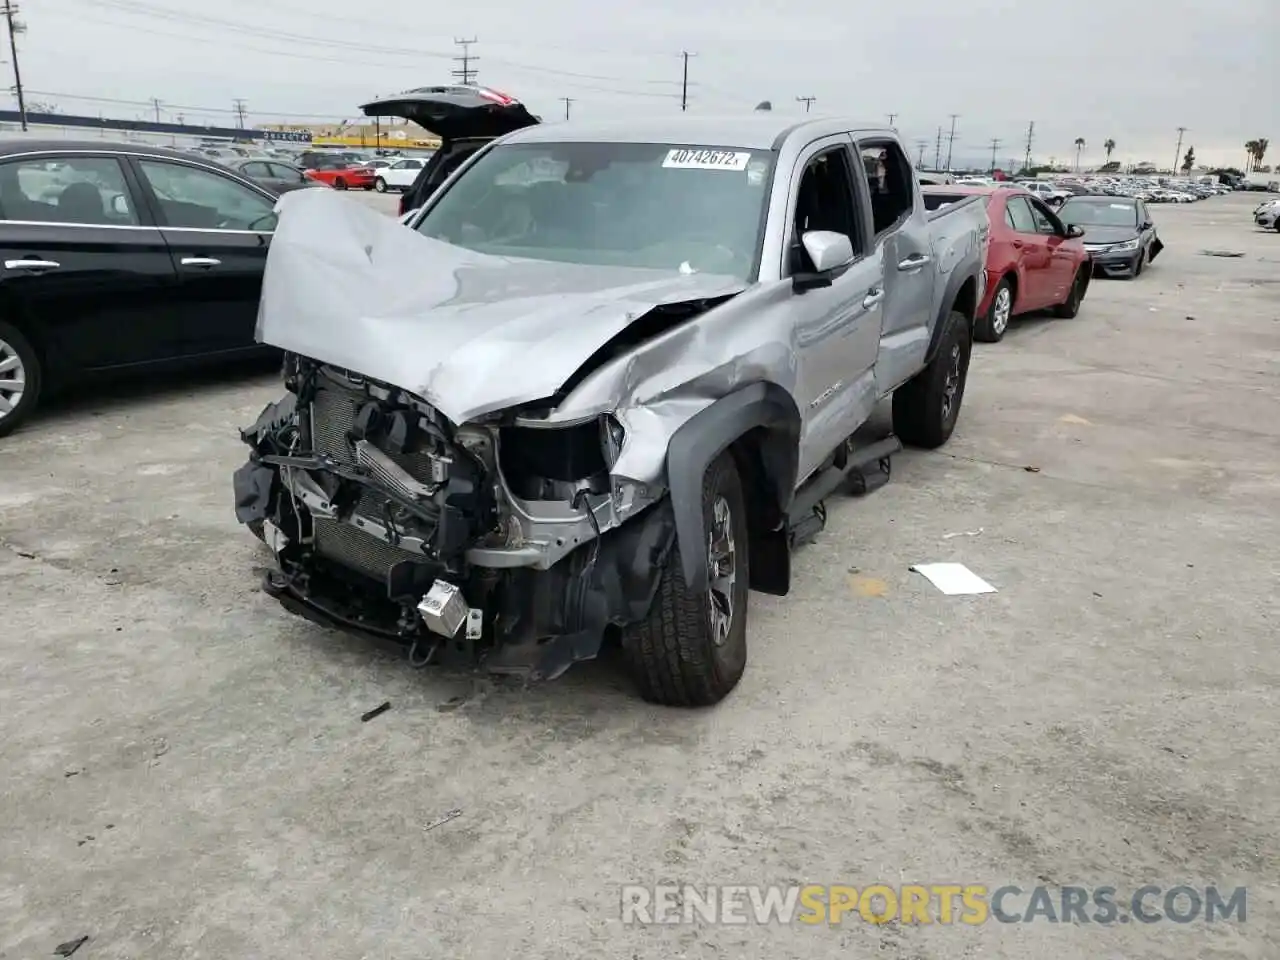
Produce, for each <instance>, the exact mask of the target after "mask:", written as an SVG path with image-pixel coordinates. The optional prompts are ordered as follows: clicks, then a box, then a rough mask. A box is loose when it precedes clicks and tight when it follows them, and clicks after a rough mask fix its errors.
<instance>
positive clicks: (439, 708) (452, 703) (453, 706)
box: [436, 697, 467, 713]
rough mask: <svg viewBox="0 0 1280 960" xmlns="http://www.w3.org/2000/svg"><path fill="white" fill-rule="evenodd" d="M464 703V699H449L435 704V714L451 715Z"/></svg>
mask: <svg viewBox="0 0 1280 960" xmlns="http://www.w3.org/2000/svg"><path fill="white" fill-rule="evenodd" d="M466 702H467V698H466V697H450V698H449V699H448V700H446V701H445V702H444V703H437V704H436V713H452V712H453V711H454V710H457V709H458V708H459V707H460V706H462V705H463V704H464V703H466Z"/></svg>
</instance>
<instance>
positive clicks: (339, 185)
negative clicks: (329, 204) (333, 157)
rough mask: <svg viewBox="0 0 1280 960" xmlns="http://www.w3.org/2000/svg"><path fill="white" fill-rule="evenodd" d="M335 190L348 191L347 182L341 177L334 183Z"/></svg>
mask: <svg viewBox="0 0 1280 960" xmlns="http://www.w3.org/2000/svg"><path fill="white" fill-rule="evenodd" d="M333 189H335V190H345V189H347V181H345V180H343V179H342V178H341V177H338V179H336V180H334V181H333Z"/></svg>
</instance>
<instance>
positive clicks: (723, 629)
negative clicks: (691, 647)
mask: <svg viewBox="0 0 1280 960" xmlns="http://www.w3.org/2000/svg"><path fill="white" fill-rule="evenodd" d="M737 560H738V557H737V546H736V544H735V543H734V539H733V511H732V510H731V509H730V508H729V501H728V500H726V499H725V498H724V497H722V496H720V497H716V499H715V503H713V504H712V506H711V530H710V532H709V533H708V534H707V569H708V571H709V572H710V574H711V588H710V596H709V597H708V601H709V602H708V604H707V613H708V617H709V619H710V626H711V639H712V642H714V643H715V645H716V646H717V647H722V646H724V644H725V642H726V641H727V640H728V639H729V632H730V631H731V630H732V629H733V616H734V609H733V593H734V587H735V586H737V582H738V564H737Z"/></svg>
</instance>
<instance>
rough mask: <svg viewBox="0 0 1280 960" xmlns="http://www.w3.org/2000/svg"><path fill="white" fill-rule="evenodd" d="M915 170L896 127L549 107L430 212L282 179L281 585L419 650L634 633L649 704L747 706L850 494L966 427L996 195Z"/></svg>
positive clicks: (490, 651)
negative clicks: (756, 625)
mask: <svg viewBox="0 0 1280 960" xmlns="http://www.w3.org/2000/svg"><path fill="white" fill-rule="evenodd" d="M916 180H917V178H916V176H915V174H914V172H913V170H912V168H911V165H910V162H909V161H908V159H907V157H906V154H905V152H904V151H903V149H902V146H901V144H900V143H899V142H898V140H897V138H896V136H895V134H894V133H893V132H892V131H890V130H886V129H882V128H876V129H871V128H864V127H861V126H858V125H856V124H853V123H849V122H847V121H841V120H834V119H814V120H809V119H806V120H804V121H802V122H796V121H795V120H794V119H788V118H784V117H782V116H776V115H773V114H770V113H767V112H763V111H760V112H757V113H755V114H753V115H749V116H744V117H741V118H737V119H731V120H726V121H721V122H715V121H711V120H707V119H702V118H697V119H693V118H687V117H677V118H672V119H669V120H661V121H652V122H630V123H628V124H626V125H625V126H621V125H608V126H594V125H589V124H585V123H574V124H562V125H561V124H558V125H554V126H552V125H547V126H534V127H529V128H527V129H524V130H520V131H518V132H515V133H512V134H509V135H507V136H504V137H502V138H500V139H498V140H496V141H495V142H494V143H492V144H490V145H488V146H486V147H484V148H482V149H481V150H480V151H478V152H477V153H476V154H475V155H474V156H472V157H471V158H470V159H468V160H467V161H466V163H465V164H464V165H463V166H462V167H461V168H460V169H459V170H458V171H457V172H455V173H454V174H453V175H452V176H451V177H450V178H449V179H448V180H447V181H446V182H445V183H444V184H443V185H442V186H441V188H440V189H439V190H438V191H437V192H436V193H435V194H434V195H433V196H432V197H431V199H430V200H429V201H428V202H427V204H426V205H425V206H424V207H423V208H422V209H421V210H420V211H418V212H417V213H416V214H415V215H414V216H413V217H411V218H410V219H409V221H408V224H407V225H408V229H406V227H405V226H402V225H401V224H400V223H398V222H397V221H396V220H394V219H392V218H389V217H384V216H382V215H380V214H378V213H375V212H373V211H371V210H368V209H366V208H364V207H362V206H360V205H359V204H357V203H355V202H353V201H351V200H349V199H347V198H344V197H342V196H340V195H336V194H332V193H329V192H325V191H299V192H297V193H294V194H290V195H288V196H286V197H284V198H282V199H281V201H280V211H281V218H280V226H279V228H278V230H277V231H276V234H275V239H274V242H273V243H272V246H271V252H270V256H269V260H268V265H267V269H266V277H265V282H264V289H263V296H262V302H261V308H260V313H259V320H258V336H259V339H260V340H262V341H263V342H265V343H268V344H272V345H274V346H277V347H280V348H282V349H283V350H285V351H286V365H285V386H286V388H287V391H288V392H287V394H286V395H285V397H284V398H283V399H282V400H281V401H280V402H279V403H275V404H272V405H270V406H269V407H268V408H267V409H266V410H264V411H263V413H262V415H261V416H260V418H259V419H258V421H257V422H256V423H255V424H253V425H252V426H251V427H249V428H248V429H246V430H245V431H243V434H242V436H243V439H244V440H245V442H246V443H248V444H249V445H250V447H251V448H252V452H251V454H250V458H249V461H248V462H247V463H246V464H245V465H244V466H243V467H242V468H241V469H240V470H239V471H237V473H236V477H235V498H236V513H237V517H238V518H239V519H240V521H241V522H243V523H245V524H247V525H249V526H250V527H251V528H252V529H253V530H254V531H255V532H256V533H257V534H258V535H259V536H260V537H261V538H262V539H264V540H265V541H266V542H267V543H268V544H269V545H270V547H271V548H272V550H273V551H274V552H275V555H276V560H277V569H275V570H273V571H272V572H271V573H270V574H269V575H268V577H267V580H266V583H265V588H266V589H267V591H268V592H269V593H270V594H272V595H273V596H275V597H277V598H278V599H279V600H280V602H281V603H282V604H284V605H285V607H286V608H288V609H289V610H291V611H293V612H295V613H298V614H301V615H303V616H306V617H308V618H310V619H312V620H315V621H317V622H320V623H323V624H327V625H330V626H336V627H339V628H342V629H347V630H352V631H359V632H362V633H364V634H371V635H375V636H380V637H384V638H387V639H390V640H394V641H397V642H399V643H402V644H404V645H405V646H406V647H407V648H408V649H409V653H410V660H411V662H412V663H414V664H415V665H423V664H426V663H441V664H449V663H454V664H456V663H465V664H468V665H471V664H483V665H484V666H485V667H487V668H488V669H491V670H495V671H499V672H519V673H523V674H524V675H526V676H534V677H554V676H556V675H558V674H559V673H561V672H563V671H564V670H565V669H566V668H567V667H568V666H569V665H570V664H571V663H573V662H574V661H577V660H582V659H588V658H591V657H594V656H596V655H597V654H598V653H599V651H600V649H601V645H602V642H605V641H616V642H618V643H620V645H621V649H622V656H623V658H624V662H626V663H627V664H628V666H629V669H630V672H631V674H632V675H633V677H634V679H635V682H636V684H637V686H638V687H639V690H640V693H641V694H642V695H643V696H644V697H646V698H648V699H650V700H652V701H655V702H659V703H664V704H672V705H695V704H711V703H715V702H717V701H719V700H720V699H721V698H723V697H724V696H725V695H726V694H727V693H728V692H729V691H730V690H732V689H733V687H734V686H735V684H736V683H737V682H738V680H739V678H740V677H741V676H742V673H743V670H744V668H745V665H746V657H747V646H746V630H747V596H748V590H749V589H754V590H758V591H762V592H765V593H771V594H775V595H785V594H786V593H787V592H788V589H789V586H790V578H791V564H790V558H791V551H792V549H793V548H794V546H795V545H796V544H797V543H798V542H800V541H802V540H803V539H805V538H807V536H810V535H812V533H813V532H814V531H815V530H816V529H818V528H820V526H821V524H822V522H823V518H824V517H825V511H824V510H823V507H822V504H823V501H824V500H825V499H827V498H829V497H831V496H833V495H835V494H836V493H837V492H841V491H845V490H850V489H853V490H856V489H858V488H859V487H862V488H865V487H866V485H867V484H868V483H869V482H870V480H871V479H874V478H875V477H879V476H881V475H884V474H887V471H888V467H889V457H890V455H891V454H892V453H893V452H895V451H896V450H897V449H899V447H900V443H899V440H900V441H901V442H905V443H908V444H913V445H917V446H921V447H926V448H929V447H937V446H939V445H941V444H943V443H945V442H946V441H947V439H948V437H950V435H951V432H952V430H953V429H954V427H955V424H956V418H957V416H958V415H959V412H960V404H961V399H962V397H963V395H964V387H965V380H966V376H967V373H968V369H969V357H970V350H971V343H972V326H973V318H974V312H975V309H976V307H977V304H978V303H979V302H980V300H981V299H982V295H983V292H984V291H983V284H984V276H983V262H984V258H985V247H986V243H987V231H988V224H987V218H986V211H985V208H984V206H983V205H982V203H981V200H980V199H979V198H975V199H974V200H973V201H971V202H970V201H962V202H960V203H957V204H953V205H949V206H947V207H946V208H944V209H943V210H940V211H937V212H934V213H932V214H931V213H927V212H926V210H925V206H924V203H923V202H922V199H921V196H920V190H919V188H918V186H917V183H916ZM890 395H892V407H893V429H894V434H895V435H888V436H878V437H874V438H873V439H871V440H864V439H862V434H859V428H861V427H863V426H864V424H865V423H866V422H867V421H868V419H869V418H870V416H871V413H872V409H873V407H875V405H876V404H877V402H879V401H880V400H882V399H885V398H887V397H889V396H890Z"/></svg>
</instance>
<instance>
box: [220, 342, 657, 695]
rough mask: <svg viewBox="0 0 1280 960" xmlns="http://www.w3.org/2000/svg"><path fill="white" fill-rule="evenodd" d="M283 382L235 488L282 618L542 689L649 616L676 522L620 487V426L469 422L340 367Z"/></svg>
mask: <svg viewBox="0 0 1280 960" xmlns="http://www.w3.org/2000/svg"><path fill="white" fill-rule="evenodd" d="M286 370H287V373H286V387H287V389H288V393H287V394H286V396H285V398H284V399H283V400H281V401H280V402H278V403H274V404H271V405H269V406H268V407H267V408H266V409H265V410H264V411H263V413H262V415H261V416H260V417H259V419H258V420H257V422H256V423H255V424H254V425H253V426H252V427H250V428H249V429H247V430H245V431H243V433H242V437H243V439H244V441H245V442H246V443H247V444H248V445H249V446H250V447H251V448H252V453H251V454H250V458H249V461H248V462H247V463H246V464H245V465H244V466H243V467H241V468H240V470H238V471H237V472H236V475H235V481H234V482H235V498H236V516H237V519H239V520H240V521H241V522H242V523H244V524H246V525H248V526H249V527H250V528H251V529H253V530H254V532H255V533H256V534H257V535H258V536H260V537H261V538H262V539H263V540H264V541H265V542H266V543H267V544H268V545H269V546H270V547H271V549H272V551H273V552H274V553H275V556H276V559H277V562H278V569H276V570H273V571H272V572H271V573H269V574H268V576H267V578H266V582H265V589H266V590H267V592H268V593H270V594H271V595H272V596H274V597H276V598H277V599H278V600H279V601H280V602H281V603H282V604H283V605H284V606H285V607H286V608H287V609H289V610H290V611H292V612H294V613H297V614H300V615H302V616H305V617H307V618H308V619H311V620H313V621H316V622H318V623H321V624H324V625H326V626H332V627H338V628H342V629H345V630H353V631H358V632H361V633H365V634H370V635H374V636H378V637H381V638H384V639H388V640H393V641H395V642H397V643H400V644H403V645H405V646H406V647H407V648H408V649H409V652H410V656H411V659H412V662H413V663H414V664H415V665H425V664H428V663H440V664H443V665H453V666H458V667H473V666H477V665H481V664H483V665H484V666H485V667H486V668H488V669H490V670H493V671H497V672H509V673H520V674H525V675H528V676H530V677H533V678H551V677H555V676H557V675H558V674H560V673H561V672H563V671H564V670H565V669H566V668H567V667H568V666H569V665H570V664H571V663H573V662H574V661H576V660H582V659H589V658H592V657H594V656H596V654H597V653H598V651H599V649H600V645H601V643H602V640H603V639H604V638H605V637H606V636H607V635H608V634H609V632H610V631H611V629H615V628H621V627H625V626H626V625H628V624H632V623H636V622H639V621H641V620H643V619H644V618H645V616H646V615H647V613H648V611H649V609H650V607H651V605H652V602H653V597H654V594H655V591H656V589H657V582H658V576H659V572H660V571H661V570H662V569H663V567H664V566H665V563H666V558H667V554H668V552H669V551H670V550H671V549H672V545H673V542H674V522H673V520H672V515H671V508H670V503H669V500H668V499H666V498H664V497H663V496H662V493H663V491H661V490H659V489H654V488H653V487H652V485H646V484H643V483H636V482H633V481H628V480H626V479H625V478H621V477H614V476H613V475H612V473H611V469H612V467H613V465H614V463H615V462H616V460H617V458H618V455H619V451H620V449H621V445H622V442H623V439H624V437H623V428H622V426H621V425H620V424H619V422H618V421H617V420H615V419H614V418H613V417H612V416H610V415H608V414H601V415H596V416H591V417H589V418H584V419H581V420H578V421H575V422H571V423H564V422H556V423H551V422H549V421H547V420H546V419H544V417H543V413H544V412H545V411H539V410H538V409H536V408H532V407H525V408H517V409H516V410H512V411H503V412H499V413H494V414H489V415H486V416H483V417H479V418H477V419H475V420H471V421H468V422H467V423H465V424H464V425H462V426H458V425H456V424H454V423H452V422H451V421H450V420H449V419H448V418H447V417H445V416H444V415H443V414H441V413H440V412H439V411H438V410H437V409H435V408H434V407H433V406H431V405H430V404H428V403H427V402H425V401H424V400H423V399H421V398H420V397H418V396H415V395H412V394H410V393H408V392H406V391H404V390H402V389H400V388H398V387H394V386H392V385H389V384H385V383H381V382H377V381H374V380H371V379H368V378H366V377H363V376H359V375H356V374H353V373H351V372H349V371H346V370H343V369H340V368H338V367H335V366H332V365H328V364H323V363H320V362H316V361H312V360H308V359H304V358H301V357H299V356H297V355H296V354H291V355H290V356H289V359H288V360H287V363H286ZM624 521H625V522H624Z"/></svg>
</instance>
